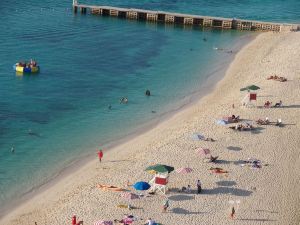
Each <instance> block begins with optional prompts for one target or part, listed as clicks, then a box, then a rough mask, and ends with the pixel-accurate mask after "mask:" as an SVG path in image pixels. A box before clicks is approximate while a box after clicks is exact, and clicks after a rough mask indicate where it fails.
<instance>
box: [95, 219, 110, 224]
mask: <svg viewBox="0 0 300 225" xmlns="http://www.w3.org/2000/svg"><path fill="white" fill-rule="evenodd" d="M113 224H114V223H113V221H105V220H100V221H96V222H95V223H94V225H113Z"/></svg>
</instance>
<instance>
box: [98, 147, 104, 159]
mask: <svg viewBox="0 0 300 225" xmlns="http://www.w3.org/2000/svg"><path fill="white" fill-rule="evenodd" d="M97 154H98V158H99V162H101V159H102V158H103V152H102V150H101V149H100V150H99V151H98V153H97Z"/></svg>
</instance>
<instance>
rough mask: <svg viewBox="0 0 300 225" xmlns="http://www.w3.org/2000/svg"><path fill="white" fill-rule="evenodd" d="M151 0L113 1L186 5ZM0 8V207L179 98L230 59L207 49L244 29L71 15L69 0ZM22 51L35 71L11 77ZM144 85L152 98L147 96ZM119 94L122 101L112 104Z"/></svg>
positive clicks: (10, 1) (229, 41)
mask: <svg viewBox="0 0 300 225" xmlns="http://www.w3.org/2000/svg"><path fill="white" fill-rule="evenodd" d="M149 2H150V1H148V2H146V1H143V4H141V2H140V1H131V4H129V3H128V2H127V3H126V2H125V1H122V4H120V6H128V5H131V6H132V7H140V6H143V7H146V8H152V6H153V8H160V7H161V9H162V10H165V9H171V10H172V11H180V12H185V11H184V10H179V9H181V8H182V7H183V6H184V5H187V4H188V2H184V1H178V2H177V1H164V4H158V3H157V2H158V1H157V2H155V1H151V2H152V3H149ZM220 2H221V1H220ZM98 3H99V4H102V3H106V4H109V3H111V2H108V1H106V2H104V1H99V2H98ZM117 3H118V2H113V3H111V4H110V5H112V4H117ZM220 4H221V3H220ZM209 5H210V4H209ZM175 6H176V7H175ZM200 6H201V4H198V3H197V4H196V3H195V2H194V3H191V5H189V7H186V8H185V10H187V8H189V10H190V12H194V11H193V10H195V9H196V8H197V7H198V8H202V6H201V7H200ZM206 7H207V12H210V11H211V9H210V7H211V6H206ZM228 10H229V9H228ZM217 11H218V10H217ZM225 11H226V10H225ZM0 12H1V15H2V20H0V28H1V31H2V32H0V202H1V203H2V204H1V207H3V206H5V205H6V203H8V202H11V201H12V200H15V199H17V198H19V197H20V196H22V195H23V194H24V193H27V192H29V191H30V190H32V189H33V188H34V187H36V186H38V185H40V184H42V183H44V182H46V181H47V180H49V178H50V177H52V176H54V175H55V174H57V173H58V172H59V171H61V169H62V168H64V167H66V166H68V165H69V164H70V163H71V162H72V161H74V160H77V159H79V158H81V157H83V156H86V155H90V154H94V153H95V148H96V147H97V146H103V145H105V144H108V143H111V142H113V141H116V140H119V139H120V138H122V137H124V136H125V135H128V134H130V133H132V132H134V131H136V130H137V129H138V128H139V127H141V126H143V125H144V124H146V123H147V122H148V121H150V120H153V119H155V118H159V117H160V116H161V115H164V114H165V113H167V112H169V111H172V110H175V109H177V108H179V107H180V106H182V105H183V104H185V103H186V102H187V99H188V98H187V96H190V95H192V94H193V93H194V92H196V91H198V90H199V87H201V84H203V82H204V81H205V79H206V78H207V77H208V76H209V75H210V74H211V73H213V72H214V71H215V70H216V69H215V68H218V67H220V66H222V64H220V63H222V62H224V59H225V60H226V58H227V57H228V55H227V54H225V53H220V52H217V51H214V50H213V47H214V46H218V47H225V48H231V47H232V46H233V45H235V44H236V42H237V41H238V40H239V39H240V37H242V36H244V35H245V34H246V33H239V32H235V31H200V30H192V29H182V28H176V27H173V26H170V27H168V26H167V27H165V26H162V25H155V24H148V23H141V22H136V21H126V20H119V19H115V18H103V17H97V16H91V15H85V16H84V15H80V14H79V15H77V16H76V15H73V13H72V11H71V1H60V0H46V1H42V2H41V1H37V0H28V1H26V4H24V2H21V1H16V0H7V1H1V7H0ZM199 12H200V11H199ZM200 14H201V13H200ZM206 14H207V13H206ZM212 15H215V14H213V13H212ZM223 16H226V15H223ZM204 37H205V38H206V39H207V41H206V42H205V41H203V38H204ZM30 58H35V59H36V60H37V61H38V62H39V64H40V66H41V73H40V74H38V75H23V76H20V75H16V73H15V72H14V71H13V70H12V65H13V64H14V63H15V62H17V61H19V60H28V59H30ZM146 89H150V90H151V92H152V94H153V96H151V97H149V98H147V97H145V96H144V92H145V90H146ZM122 96H126V97H128V99H129V103H128V104H127V105H122V104H119V99H120V98H121V97H122ZM108 105H111V106H112V109H111V110H109V109H108ZM152 111H155V112H156V113H153V112H152ZM29 130H31V132H32V133H31V134H29V133H28V131H29ZM12 147H14V149H15V153H14V154H13V153H11V152H10V150H11V148H12Z"/></svg>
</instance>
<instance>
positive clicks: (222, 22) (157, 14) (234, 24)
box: [73, 0, 298, 32]
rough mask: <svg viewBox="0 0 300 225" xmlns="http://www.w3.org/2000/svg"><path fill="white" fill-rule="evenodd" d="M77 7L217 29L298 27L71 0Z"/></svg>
mask: <svg viewBox="0 0 300 225" xmlns="http://www.w3.org/2000/svg"><path fill="white" fill-rule="evenodd" d="M78 8H79V10H80V13H81V14H86V12H87V10H89V11H90V13H91V14H98V15H102V16H114V17H118V18H123V19H131V20H140V21H151V22H158V23H165V24H178V25H191V26H196V27H203V28H204V27H208V28H217V29H235V30H245V31H274V32H280V31H282V30H284V31H288V30H297V29H298V25H296V24H286V23H270V22H261V21H252V20H239V19H235V18H233V19H230V18H221V17H209V16H200V15H189V14H180V13H170V12H162V11H151V10H143V9H126V8H118V7H111V6H95V5H84V4H79V3H78V1H77V0H73V12H74V13H77V11H78Z"/></svg>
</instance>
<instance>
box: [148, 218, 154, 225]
mask: <svg viewBox="0 0 300 225" xmlns="http://www.w3.org/2000/svg"><path fill="white" fill-rule="evenodd" d="M147 225H155V221H154V220H152V219H151V218H149V219H148V220H147Z"/></svg>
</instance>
